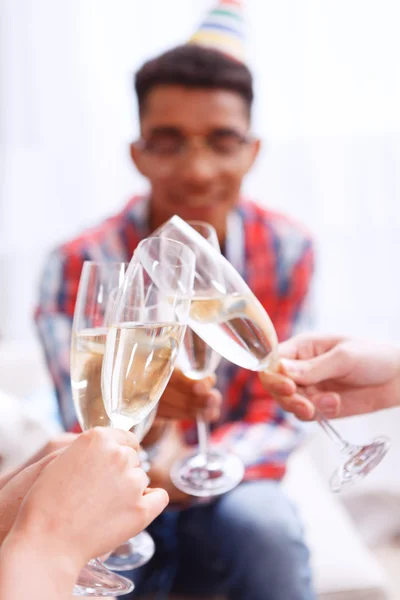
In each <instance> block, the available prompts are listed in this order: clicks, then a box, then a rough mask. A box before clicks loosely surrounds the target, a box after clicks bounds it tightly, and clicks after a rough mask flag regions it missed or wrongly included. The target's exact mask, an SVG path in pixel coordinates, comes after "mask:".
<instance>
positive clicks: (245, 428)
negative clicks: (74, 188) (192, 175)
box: [35, 196, 313, 479]
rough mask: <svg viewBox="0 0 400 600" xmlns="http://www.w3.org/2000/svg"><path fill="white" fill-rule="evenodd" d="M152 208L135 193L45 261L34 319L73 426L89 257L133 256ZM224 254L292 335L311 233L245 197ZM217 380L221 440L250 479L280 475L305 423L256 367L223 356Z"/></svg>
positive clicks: (302, 309)
mask: <svg viewBox="0 0 400 600" xmlns="http://www.w3.org/2000/svg"><path fill="white" fill-rule="evenodd" d="M148 208H149V200H148V198H147V197H144V196H138V197H135V198H133V200H131V201H130V202H129V203H128V204H127V206H126V207H125V208H124V209H123V211H122V212H120V213H119V214H117V215H116V216H114V217H111V218H110V219H108V220H106V221H105V222H104V223H102V224H101V225H100V226H98V227H96V228H94V229H91V230H88V231H86V232H85V233H84V234H83V235H81V236H80V237H78V238H76V239H75V240H73V241H71V242H69V243H67V244H64V245H62V246H60V247H59V248H57V249H56V250H54V251H53V252H52V253H51V255H50V256H49V258H48V260H47V263H46V265H45V268H44V272H43V276H42V280H41V284H40V297H39V304H38V307H37V309H36V313H35V320H36V324H37V328H38V331H39V335H40V338H41V340H42V343H43V346H44V350H45V354H46V359H47V363H48V366H49V369H50V372H51V375H52V378H53V381H54V386H55V389H56V393H57V399H58V403H59V408H60V412H61V417H62V420H63V423H64V426H65V428H66V429H67V430H70V431H79V425H78V424H77V420H76V415H75V410H74V407H73V402H72V394H71V382H70V364H69V352H70V341H71V329H72V319H73V314H74V308H75V301H76V296H77V291H78V285H79V278H80V274H81V269H82V265H83V262H84V261H85V260H94V261H129V260H130V258H131V256H132V253H133V251H134V250H135V247H136V246H137V244H138V243H139V242H140V240H141V239H143V238H144V237H146V235H148V234H149V230H148ZM225 255H226V257H227V259H228V260H229V261H230V262H231V263H232V264H233V266H234V267H235V268H236V269H237V270H238V271H239V273H240V274H241V275H242V277H243V278H244V279H245V280H246V282H247V283H248V285H249V286H250V288H251V289H252V291H253V292H254V294H255V295H256V296H257V297H258V299H259V300H260V302H261V303H262V305H263V306H264V308H265V309H266V311H267V312H268V314H269V315H270V317H271V319H272V322H273V323H274V326H275V328H276V331H277V333H278V337H279V339H280V340H283V339H286V338H288V337H289V336H290V335H292V334H293V332H294V329H295V328H296V326H297V325H298V324H299V322H300V320H303V319H304V316H305V313H306V309H307V294H308V291H309V287H310V282H311V278H312V270H313V250H312V242H311V239H310V237H309V236H308V234H307V232H305V231H304V230H303V229H302V228H301V227H299V225H297V224H296V223H294V222H293V221H291V220H289V219H288V218H287V217H285V216H283V215H281V214H278V213H276V212H272V211H270V210H266V209H264V208H261V207H260V206H258V205H257V204H255V203H252V202H249V201H241V202H240V204H239V205H238V206H237V207H236V209H235V210H234V211H233V212H232V213H231V214H230V215H229V218H228V224H227V238H226V246H225ZM217 387H218V388H219V389H220V391H221V392H222V395H223V398H224V402H223V409H222V415H221V418H220V421H219V422H218V423H217V424H215V425H214V426H213V432H212V436H213V441H214V443H216V444H218V445H220V446H221V447H223V448H225V449H229V450H232V451H233V452H235V453H236V454H238V455H239V456H240V457H241V458H242V459H243V461H244V463H245V465H246V478H247V479H259V478H273V479H280V478H281V477H282V476H283V474H284V471H285V464H286V459H287V457H288V455H289V453H290V452H291V451H292V450H293V448H294V447H295V446H296V445H297V444H298V442H299V438H300V430H299V428H298V427H297V426H296V425H295V424H294V422H293V420H292V419H291V417H289V416H288V415H286V414H285V413H284V412H283V411H282V410H281V409H280V408H279V407H278V405H277V404H276V403H275V402H274V401H273V400H272V399H271V398H270V397H269V396H268V394H267V393H266V392H265V391H264V390H263V388H262V386H261V384H260V381H259V378H258V376H257V374H256V373H252V372H250V371H246V370H244V369H242V368H240V367H237V366H235V365H233V364H231V363H228V362H227V361H225V360H222V361H221V363H220V366H219V368H218V371H217ZM183 429H184V430H185V436H186V439H187V441H188V443H195V442H196V434H195V427H194V425H193V423H191V424H190V426H189V427H188V424H187V423H186V424H183Z"/></svg>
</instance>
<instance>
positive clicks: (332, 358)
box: [280, 348, 346, 386]
mask: <svg viewBox="0 0 400 600" xmlns="http://www.w3.org/2000/svg"><path fill="white" fill-rule="evenodd" d="M280 363H281V365H282V369H283V372H284V373H285V374H286V375H288V376H289V377H291V379H293V381H294V382H295V383H297V384H298V385H302V386H308V385H316V384H318V383H322V382H323V381H327V380H330V379H337V378H339V377H342V376H343V375H344V374H345V370H346V360H345V359H344V357H343V354H341V353H340V352H338V351H337V349H336V348H332V350H329V351H328V352H325V353H324V354H321V355H320V356H316V357H315V358H311V359H309V360H290V359H286V358H282V359H281V360H280Z"/></svg>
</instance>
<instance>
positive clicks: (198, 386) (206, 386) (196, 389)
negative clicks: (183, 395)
mask: <svg viewBox="0 0 400 600" xmlns="http://www.w3.org/2000/svg"><path fill="white" fill-rule="evenodd" d="M215 381H216V377H215V376H210V377H206V378H205V379H201V380H199V381H196V383H195V384H194V385H193V387H192V393H193V394H194V395H199V396H203V395H206V394H209V393H210V391H211V389H212V386H213V385H215Z"/></svg>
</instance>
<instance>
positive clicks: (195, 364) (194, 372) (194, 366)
mask: <svg viewBox="0 0 400 600" xmlns="http://www.w3.org/2000/svg"><path fill="white" fill-rule="evenodd" d="M220 360H221V357H220V355H219V354H217V352H215V350H213V349H212V348H210V346H209V345H208V344H206V343H205V342H204V341H203V340H202V339H201V337H199V336H198V335H197V333H196V332H195V331H193V329H191V328H190V327H188V328H187V329H186V333H185V337H184V338H183V342H182V346H181V349H180V351H179V355H178V361H177V366H178V367H179V369H180V370H181V371H182V373H184V374H185V375H186V377H189V378H190V379H204V377H208V376H209V375H212V374H213V373H215V370H216V368H217V367H218V364H219V362H220Z"/></svg>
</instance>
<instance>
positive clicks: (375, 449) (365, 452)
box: [330, 437, 390, 493]
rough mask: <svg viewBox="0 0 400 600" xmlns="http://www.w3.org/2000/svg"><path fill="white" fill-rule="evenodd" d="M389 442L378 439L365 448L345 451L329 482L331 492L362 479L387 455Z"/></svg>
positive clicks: (340, 489)
mask: <svg viewBox="0 0 400 600" xmlns="http://www.w3.org/2000/svg"><path fill="white" fill-rule="evenodd" d="M389 448H390V441H389V440H388V439H387V438H385V437H379V438H376V439H375V440H373V441H372V442H371V443H370V444H368V445H366V446H351V447H348V448H347V449H346V459H345V461H344V462H343V464H342V465H340V467H339V468H338V469H337V470H336V471H335V472H334V474H333V475H332V478H331V481H330V487H331V491H332V492H335V493H339V492H341V491H342V490H344V489H346V488H348V487H350V486H352V485H354V484H355V483H357V482H358V481H361V479H364V477H366V476H367V475H368V474H369V473H371V471H372V470H373V469H375V467H376V466H378V465H379V463H380V462H381V460H382V459H383V458H384V456H385V455H386V454H387V452H388V450H389Z"/></svg>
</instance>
